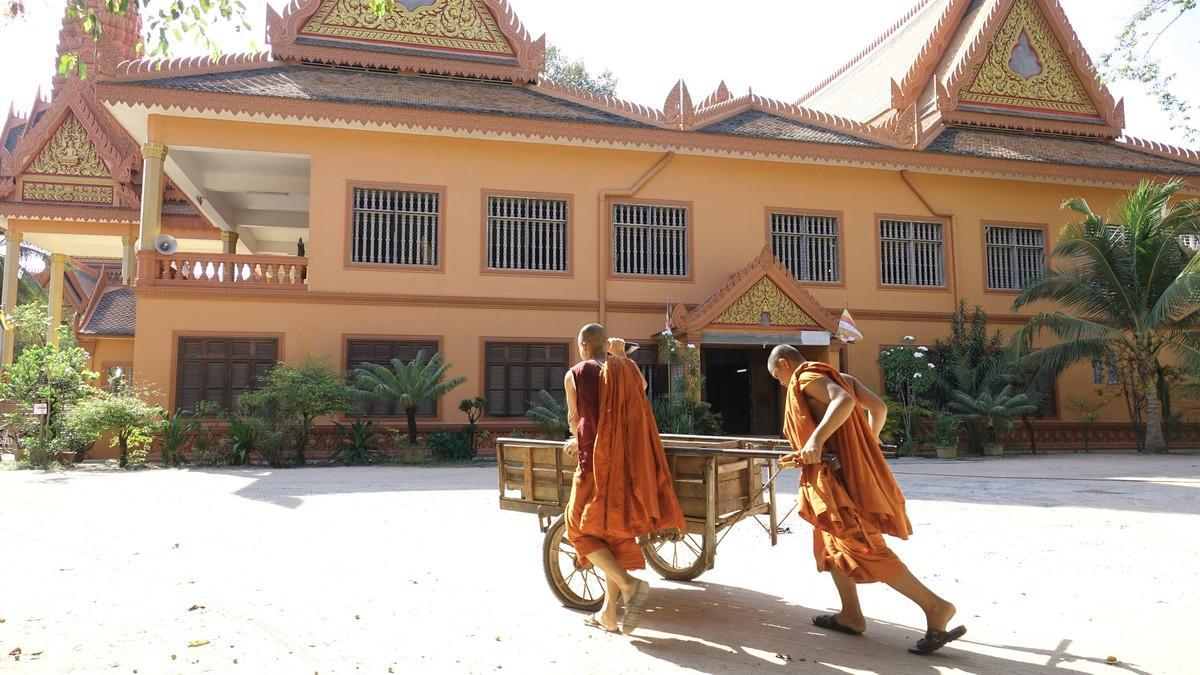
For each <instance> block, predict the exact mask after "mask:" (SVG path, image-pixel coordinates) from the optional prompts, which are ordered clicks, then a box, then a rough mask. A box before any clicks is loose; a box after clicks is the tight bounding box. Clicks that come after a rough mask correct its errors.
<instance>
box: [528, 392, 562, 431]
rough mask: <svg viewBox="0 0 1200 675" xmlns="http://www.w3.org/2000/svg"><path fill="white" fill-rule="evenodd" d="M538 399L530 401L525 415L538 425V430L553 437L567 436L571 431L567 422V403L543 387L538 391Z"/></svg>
mask: <svg viewBox="0 0 1200 675" xmlns="http://www.w3.org/2000/svg"><path fill="white" fill-rule="evenodd" d="M537 397H538V400H537V401H536V402H535V401H530V402H529V411H528V412H526V413H525V416H526V417H528V418H529V419H530V420H532V421H533V423H534V424H536V425H537V428H538V431H540V432H542V433H543V434H546V435H547V436H551V437H553V438H565V437H566V436H568V435H569V433H570V426H569V425H568V424H567V404H566V403H564V402H562V401H559V400H558V399H556V398H554V395H553V394H551V393H550V392H548V391H546V390H545V389H542V390H541V391H539V392H538V393H537Z"/></svg>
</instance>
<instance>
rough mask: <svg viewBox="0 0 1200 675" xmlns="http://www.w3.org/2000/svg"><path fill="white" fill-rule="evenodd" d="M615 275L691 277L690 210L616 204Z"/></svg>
mask: <svg viewBox="0 0 1200 675" xmlns="http://www.w3.org/2000/svg"><path fill="white" fill-rule="evenodd" d="M612 218H613V242H612V252H613V273H615V274H635V275H644V276H663V277H686V276H687V275H688V210H687V208H685V207H681V206H652V205H648V204H613V208H612Z"/></svg>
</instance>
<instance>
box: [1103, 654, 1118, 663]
mask: <svg viewBox="0 0 1200 675" xmlns="http://www.w3.org/2000/svg"><path fill="white" fill-rule="evenodd" d="M1104 660H1105V661H1107V662H1108V663H1116V662H1117V657H1115V656H1110V657H1108V658H1107V659H1104Z"/></svg>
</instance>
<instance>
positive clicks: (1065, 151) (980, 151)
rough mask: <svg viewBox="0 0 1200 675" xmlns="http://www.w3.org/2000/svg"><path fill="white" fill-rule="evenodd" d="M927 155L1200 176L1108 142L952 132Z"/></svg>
mask: <svg viewBox="0 0 1200 675" xmlns="http://www.w3.org/2000/svg"><path fill="white" fill-rule="evenodd" d="M926 151H927V152H940V153H946V154H951V155H966V156H969V157H985V158H988V159H1016V160H1022V161H1026V162H1042V163H1046V164H1060V165H1068V166H1087V167H1095V168H1101V169H1122V170H1126V171H1142V172H1146V173H1156V174H1164V175H1179V176H1200V165H1196V164H1188V163H1185V162H1179V161H1175V160H1173V159H1168V158H1166V157H1157V156H1155V155H1151V154H1148V153H1144V152H1139V151H1137V150H1133V149H1131V148H1124V147H1121V146H1118V145H1114V144H1113V143H1109V142H1106V141H1098V140H1097V141H1093V140H1088V139H1083V138H1065V137H1057V136H1035V135H1032V134H1019V133H1007V132H1003V131H982V130H977V129H956V128H950V129H946V130H945V131H943V132H942V133H941V135H939V136H938V137H937V138H936V139H934V141H933V142H932V143H930V144H929V147H928V148H926Z"/></svg>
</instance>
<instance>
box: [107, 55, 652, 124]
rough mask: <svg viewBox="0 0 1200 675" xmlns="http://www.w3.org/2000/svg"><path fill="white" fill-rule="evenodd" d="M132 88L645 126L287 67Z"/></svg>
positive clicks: (491, 90) (471, 92)
mask: <svg viewBox="0 0 1200 675" xmlns="http://www.w3.org/2000/svg"><path fill="white" fill-rule="evenodd" d="M128 84H131V85H138V86H143V87H163V88H168V89H186V90H191V91H203V92H211V93H225V94H241V95H244V96H270V97H274V98H283V99H295V100H303V101H332V102H337V103H354V104H362V105H379V106H389V107H397V108H418V109H430V110H448V111H453V112H468V113H480V114H485V115H509V116H514V117H534V118H541V119H552V120H564V121H571V122H592V123H597V124H615V125H621V126H645V125H642V124H640V123H639V122H635V121H633V120H629V119H626V118H624V117H620V116H618V115H614V114H611V113H607V112H604V111H601V110H595V109H593V108H588V107H586V106H583V105H579V104H576V103H571V102H568V101H561V100H559V99H556V98H551V97H549V96H545V95H543V94H539V93H537V92H533V91H529V90H528V89H523V88H521V87H514V86H512V85H511V84H508V83H504V84H494V83H489V82H482V81H478V80H460V79H450V78H440V77H428V76H402V75H395V74H391V73H372V72H366V71H362V70H350V69H338V68H327V67H322V66H296V65H284V66H280V67H277V68H261V69H255V70H239V71H232V72H224V73H202V74H195V75H179V76H176V77H166V78H162V79H149V80H136V81H131V82H129V83H128Z"/></svg>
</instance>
